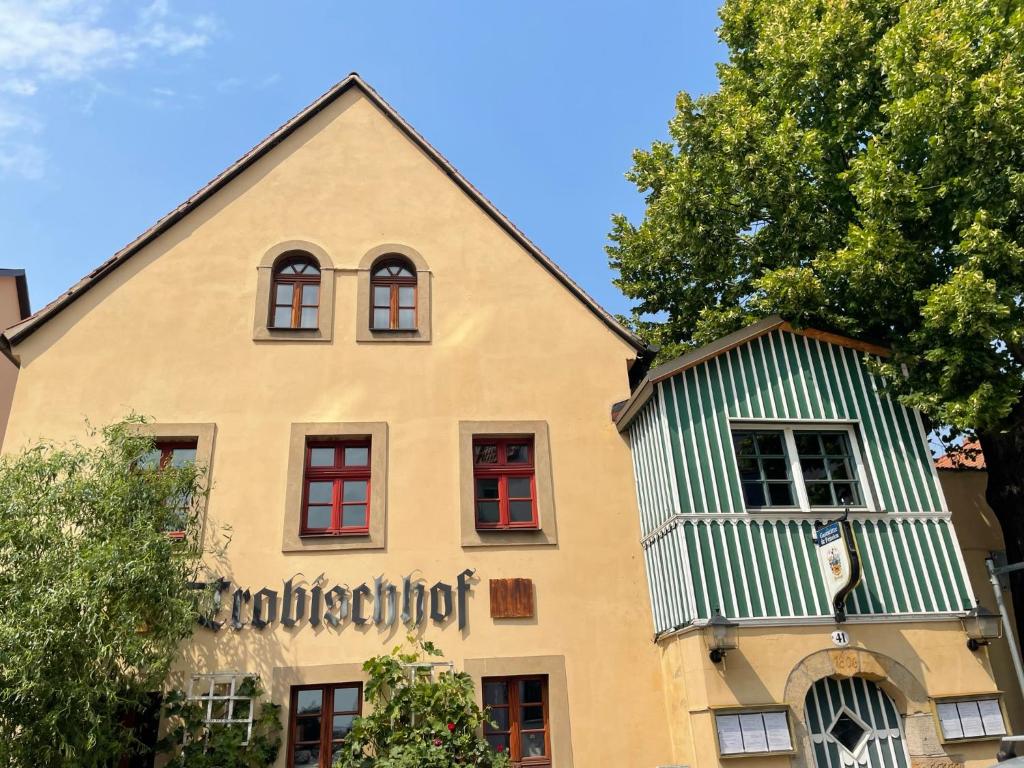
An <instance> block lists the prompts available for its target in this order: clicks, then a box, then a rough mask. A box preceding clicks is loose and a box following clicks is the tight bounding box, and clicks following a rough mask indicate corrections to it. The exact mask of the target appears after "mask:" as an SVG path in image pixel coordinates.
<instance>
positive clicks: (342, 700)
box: [288, 683, 363, 768]
mask: <svg viewBox="0 0 1024 768" xmlns="http://www.w3.org/2000/svg"><path fill="white" fill-rule="evenodd" d="M362 704H363V686H362V684H361V683H332V684H330V685H303V686H296V687H294V688H292V696H291V717H290V718H289V720H290V722H289V725H288V768H330V767H331V766H332V765H333V764H334V758H335V756H336V755H337V754H338V753H339V752H340V750H341V748H342V745H343V744H344V741H345V737H346V736H348V734H349V731H351V730H352V723H353V722H354V721H355V719H356V718H357V717H359V715H360V714H361V712H362Z"/></svg>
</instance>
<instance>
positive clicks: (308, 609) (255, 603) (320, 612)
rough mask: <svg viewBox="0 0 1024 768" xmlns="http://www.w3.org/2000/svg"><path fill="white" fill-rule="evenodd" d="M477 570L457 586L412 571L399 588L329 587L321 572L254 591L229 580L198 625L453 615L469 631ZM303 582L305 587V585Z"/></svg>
mask: <svg viewBox="0 0 1024 768" xmlns="http://www.w3.org/2000/svg"><path fill="white" fill-rule="evenodd" d="M475 573H476V571H475V570H474V569H473V568H467V569H466V570H464V571H463V572H462V573H460V574H459V575H458V576H457V577H456V580H455V581H456V585H455V588H454V589H453V588H452V585H451V584H447V583H446V582H443V581H439V582H437V583H436V584H434V585H433V586H431V587H429V588H428V587H427V585H426V583H424V582H423V580H422V579H419V578H413V577H412V576H411V575H410V576H406V577H404V578H403V579H402V583H401V590H399V587H398V586H397V585H396V584H393V583H391V582H390V581H388V580H387V579H385V578H384V577H383V576H378V577H377V578H375V579H374V580H373V582H372V584H369V583H367V582H363V583H362V584H359V585H358V586H356V587H353V588H350V587H349V586H348V585H347V584H346V585H341V584H336V585H334V586H330V587H328V586H327V582H326V580H325V579H324V576H323V574H321V575H320V576H318V577H317V578H316V579H313V580H312V581H311V582H306V581H305V580H304V579H302V578H301V576H293V577H292V578H290V579H287V580H286V581H284V582H283V584H282V588H281V591H280V592H278V591H277V590H275V589H270V588H269V587H263V588H262V589H260V590H258V591H255V592H253V591H251V590H249V589H246V588H243V587H241V586H238V587H236V588H235V589H231V582H230V581H226V580H220V581H219V582H217V585H216V586H217V595H216V598H215V601H214V603H215V605H214V610H213V612H212V614H211V615H208V616H205V617H203V618H202V619H201V620H200V624H202V625H203V626H205V627H208V628H209V629H212V630H214V631H217V630H219V629H221V628H222V627H223V626H224V625H225V623H226V624H227V625H228V626H229V627H231V629H234V630H240V629H242V628H244V627H246V626H252V627H253V628H255V629H264V628H265V627H267V626H268V625H270V624H273V623H274V622H278V623H280V624H281V625H283V626H285V627H295V626H297V625H299V624H301V623H303V622H305V623H308V624H309V625H310V626H311V627H313V628H314V629H315V628H317V627H320V626H321V625H324V626H330V627H340V626H342V624H344V622H346V621H351V622H352V623H353V624H355V625H357V626H366V625H376V626H378V627H383V628H387V627H393V626H395V625H396V623H397V622H398V621H401V622H402V624H405V625H406V626H409V627H417V626H420V625H422V624H423V623H424V621H425V620H426V618H427V615H428V605H429V616H430V619H431V621H433V622H435V623H436V624H445V623H446V622H448V621H449V620H450V619H451V618H452V616H453V614H454V615H455V616H456V618H457V619H458V625H459V629H465V628H466V624H467V622H468V620H469V615H468V610H469V605H468V598H469V593H470V591H471V590H472V588H473V582H472V579H473V576H474V574H475ZM303 585H305V586H303ZM228 593H230V603H231V618H230V619H228V620H227V621H226V622H225V621H224V620H221V619H219V618H218V617H219V615H220V614H221V613H222V611H223V610H224V609H225V605H224V603H225V599H224V596H225V595H226V594H228Z"/></svg>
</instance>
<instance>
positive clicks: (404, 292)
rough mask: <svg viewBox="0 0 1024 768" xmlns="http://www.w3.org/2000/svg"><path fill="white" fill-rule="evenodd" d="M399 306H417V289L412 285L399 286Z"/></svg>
mask: <svg viewBox="0 0 1024 768" xmlns="http://www.w3.org/2000/svg"><path fill="white" fill-rule="evenodd" d="M398 306H400V307H415V306H416V289H415V288H413V287H412V286H411V285H402V286H399V288H398Z"/></svg>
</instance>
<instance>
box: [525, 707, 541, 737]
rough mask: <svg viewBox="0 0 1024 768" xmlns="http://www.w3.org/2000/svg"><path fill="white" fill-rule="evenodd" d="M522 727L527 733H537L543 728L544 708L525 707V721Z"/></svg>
mask: <svg viewBox="0 0 1024 768" xmlns="http://www.w3.org/2000/svg"><path fill="white" fill-rule="evenodd" d="M520 727H522V728H523V729H524V730H527V731H535V730H538V729H540V728H543V727H544V707H541V706H536V707H523V721H522V723H521V726H520Z"/></svg>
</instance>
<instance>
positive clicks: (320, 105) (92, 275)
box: [0, 72, 647, 359]
mask: <svg viewBox="0 0 1024 768" xmlns="http://www.w3.org/2000/svg"><path fill="white" fill-rule="evenodd" d="M352 86H356V87H358V88H359V89H360V90H361V91H362V92H363V93H364V94H365V95H366V96H367V97H368V98H369V99H370V101H371V102H373V103H374V104H375V105H376V106H377V107H378V108H379V109H380V110H381V111H382V112H383V113H384V114H385V116H386V117H387V118H388V119H390V120H391V121H392V122H393V123H394V124H395V125H396V127H398V128H399V130H401V131H402V132H403V133H405V134H406V136H407V137H408V138H409V139H410V140H411V141H413V143H415V144H417V145H418V146H419V147H420V149H422V150H423V151H424V152H425V153H426V154H427V155H428V156H429V157H430V158H431V159H432V160H433V161H434V162H435V163H436V164H437V165H438V166H440V167H441V169H442V170H443V171H444V172H445V173H446V174H447V175H448V176H449V178H451V179H452V181H453V182H454V183H455V184H456V185H457V186H459V187H460V188H462V189H463V191H464V192H465V193H466V194H468V195H469V196H470V197H471V198H472V199H473V200H474V202H476V203H477V205H479V206H480V207H481V208H482V209H483V210H484V211H485V212H486V213H487V214H488V215H489V216H491V218H492V219H494V221H495V223H497V224H498V225H499V226H500V227H502V229H504V230H505V231H506V232H507V233H508V234H509V235H510V236H511V237H512V238H513V239H515V240H516V241H517V242H518V243H519V244H520V245H521V246H522V247H523V248H524V249H525V250H526V251H527V252H529V253H530V255H532V256H533V257H534V258H535V259H536V260H537V261H538V262H540V264H541V265H542V266H543V267H544V268H545V269H547V270H548V272H550V273H551V274H552V275H553V276H554V277H555V278H556V279H558V280H559V281H560V282H562V283H563V285H565V287H566V288H568V289H569V291H570V292H572V293H573V294H575V295H576V297H577V298H578V299H579V300H580V301H582V302H583V303H584V304H585V305H586V306H587V307H588V308H589V309H590V310H591V311H592V312H593V313H594V314H595V315H597V317H598V319H600V320H601V321H602V322H603V323H605V325H607V326H608V327H609V329H610V330H612V331H613V332H614V333H616V334H618V335H619V336H620V337H621V338H623V339H624V340H625V341H626V342H628V343H629V344H630V345H632V346H633V347H634V348H635V349H636V350H637V351H638V352H643V351H646V350H647V345H646V344H645V343H644V341H643V340H642V339H641V338H640V337H639V336H637V335H636V334H635V333H634V332H633V331H631V330H629V329H628V328H626V327H624V326H623V325H622V324H621V323H619V322H618V321H617V320H616V319H615V317H614V316H613V315H612V314H611V313H609V312H608V311H607V310H606V309H604V308H603V307H602V306H601V305H600V304H599V303H598V302H597V301H596V300H595V299H594V298H593V297H592V296H590V294H588V293H587V292H586V291H585V290H584V289H583V288H582V287H581V286H580V285H579V284H578V283H577V282H576V281H575V280H573V279H572V278H571V277H569V275H568V274H567V273H566V272H565V271H564V270H563V269H562V268H561V267H559V266H558V265H557V264H556V263H555V262H554V261H552V260H551V258H550V257H548V256H547V255H546V254H545V253H544V252H543V251H542V250H541V249H540V248H539V247H537V245H536V244H535V243H533V241H532V240H530V239H529V238H528V237H527V236H526V235H525V234H524V233H523V232H522V230H520V229H519V228H518V227H517V226H516V225H515V224H513V223H512V221H511V220H510V219H509V218H508V217H507V216H505V214H503V213H502V212H501V211H499V210H498V208H497V206H495V205H494V203H492V202H491V201H490V200H489V199H488V198H487V197H486V196H485V195H484V194H483V193H482V192H480V190H479V189H477V188H476V187H475V186H474V185H473V184H472V183H471V182H470V181H469V180H468V179H467V178H466V177H465V176H463V175H462V174H461V173H460V172H459V171H458V169H456V168H455V166H454V165H452V163H451V162H450V161H449V160H448V159H447V158H446V157H445V156H444V155H443V154H441V152H439V151H438V150H437V149H436V148H435V147H434V146H433V145H432V144H431V143H430V142H429V141H427V140H426V139H425V138H424V137H423V135H422V134H420V133H419V132H418V131H417V130H416V129H415V128H413V127H412V125H411V124H410V123H409V122H408V121H406V120H405V118H403V117H402V116H401V115H400V114H399V113H398V111H397V110H396V109H395V108H394V107H392V106H391V105H390V104H389V103H388V102H387V101H386V100H385V99H384V98H383V97H382V96H381V95H380V94H379V93H377V91H376V90H375V89H374V88H373V87H372V86H370V85H369V84H368V83H367V82H366V81H365V80H363V79H362V78H361V77H360V76H359V74H358V73H356V72H351V73H350V74H349V75H347V76H346V77H345V78H344V79H342V80H340V81H339V82H337V83H335V84H334V85H333V86H331V87H330V88H328V89H327V90H326V91H325V92H324V93H323V94H321V95H320V96H318V97H317V98H316V99H314V100H313V101H312V102H311V103H310V104H309V105H307V106H306V107H305V108H303V109H302V110H300V111H299V112H298V113H296V114H295V115H294V116H292V117H291V118H290V119H289V120H287V121H285V122H284V123H282V124H281V125H280V126H278V128H276V129H275V130H274V131H272V132H271V133H270V134H269V135H267V136H266V137H265V138H264V139H263V140H262V141H260V142H258V143H257V144H256V145H255V146H253V147H252V148H251V149H249V150H248V151H247V152H245V153H244V154H243V155H242V156H241V157H239V158H238V159H237V160H236V161H235V162H233V163H232V164H231V165H229V166H228V167H227V168H225V169H224V170H223V171H221V172H220V173H218V174H217V175H216V176H214V177H213V178H212V179H210V181H208V182H207V183H206V184H204V185H203V186H202V187H200V188H199V189H198V190H197V191H195V192H193V193H192V194H191V195H190V196H189V197H188V198H186V199H185V201H184V202H182V203H180V204H179V205H177V206H176V207H175V208H173V209H172V210H171V211H169V212H168V213H166V214H164V215H163V216H162V217H160V218H159V219H157V220H156V222H154V223H153V224H152V225H151V226H150V227H149V228H148V229H146V230H145V231H144V232H143V233H142V234H140V235H139V236H138V237H136V238H135V239H134V240H132V241H130V242H129V243H128V244H127V245H125V246H124V247H123V248H121V249H120V250H119V251H117V252H115V253H114V254H113V255H112V256H111V257H110V258H108V259H106V260H105V261H103V262H102V263H101V264H99V265H98V266H97V267H96V268H95V269H93V270H92V271H91V272H89V273H88V274H86V275H85V277H83V278H82V279H80V280H79V281H78V282H76V283H75V284H74V285H72V286H71V287H70V288H68V290H66V291H65V292H64V293H62V294H60V295H59V296H57V297H56V298H55V299H53V300H52V301H50V302H49V303H48V304H46V305H45V306H43V307H41V308H40V309H39V310H37V311H36V312H35V313H33V314H32V315H30V316H29V317H27V318H26V319H25V320H22V321H21V322H19V323H17V324H15V325H13V326H11V327H10V328H8V329H6V330H5V331H4V332H3V333H2V334H0V346H2V351H3V352H4V353H5V354H7V356H8V357H12V353H11V348H12V347H13V345H15V344H17V343H19V342H20V341H22V340H24V339H25V338H27V337H28V336H30V335H31V334H32V333H34V332H35V331H36V330H38V329H39V328H40V327H42V326H43V325H44V324H45V323H46V322H47V321H48V320H49V319H51V318H52V317H54V316H56V315H57V314H58V313H59V312H61V311H62V310H63V309H64V308H65V307H67V306H68V305H70V304H71V303H72V302H74V301H75V300H76V299H78V298H79V297H80V296H81V295H83V294H84V293H85V292H86V291H88V290H89V289H90V288H92V287H93V286H94V285H96V283H98V282H99V281H100V280H102V279H103V278H104V277H105V276H106V275H107V274H109V273H110V272H111V271H113V270H114V269H116V268H117V267H118V266H119V265H120V264H122V263H123V262H125V261H126V260H127V259H129V258H131V256H133V255H134V254H135V253H137V252H138V251H139V250H141V249H142V248H143V247H145V246H146V245H148V244H149V243H150V242H152V241H154V240H155V239H156V238H158V237H159V236H160V235H162V234H163V233H164V232H166V231H167V230H168V229H170V228H171V227H172V226H174V225H175V224H176V223H177V222H178V221H180V220H181V219H182V218H184V217H185V216H187V215H188V214H189V213H191V212H192V211H193V210H194V209H195V208H196V207H198V206H199V205H201V204H202V203H203V202H205V201H206V200H207V199H208V198H210V197H212V196H213V195H214V194H216V193H217V192H218V191H220V189H221V188H223V187H224V186H225V185H227V184H228V183H230V182H231V181H232V180H233V179H234V178H235V177H237V176H238V175H240V174H241V173H243V172H244V171H245V170H247V169H248V168H249V167H250V166H251V165H252V164H253V163H255V162H256V161H257V160H259V159H260V158H261V157H262V156H263V155H264V154H265V153H267V152H269V151H271V150H272V149H273V148H274V147H276V146H277V145H278V144H280V143H281V142H283V141H284V140H285V139H286V138H288V136H290V135H291V133H292V132H293V131H295V130H296V129H297V128H299V127H300V126H301V125H303V124H304V123H306V122H307V121H308V120H310V119H311V118H312V117H314V116H315V115H316V114H317V113H319V112H320V111H321V110H323V109H324V108H325V107H327V106H328V105H329V104H330V103H332V102H333V101H334V99H336V98H338V97H339V96H340V95H341V94H343V93H344V92H345V91H347V90H348V89H349V88H350V87H352ZM12 359H13V357H12Z"/></svg>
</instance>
